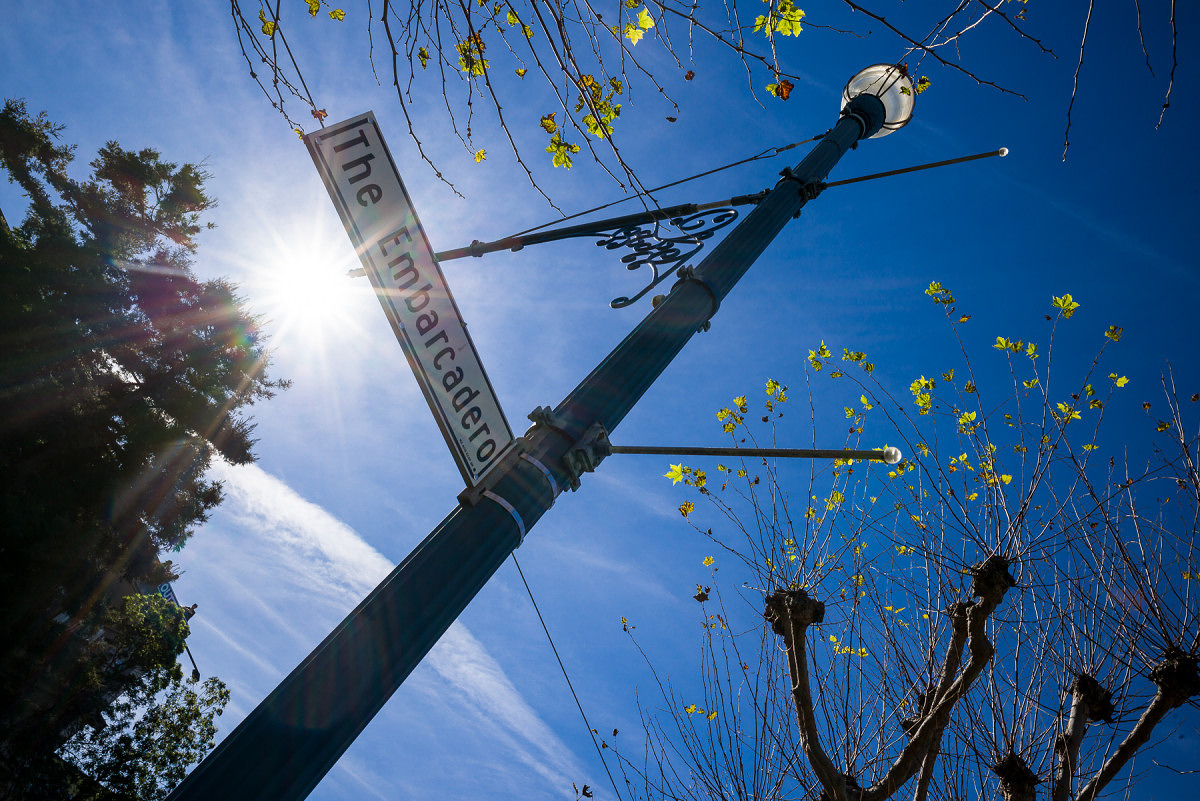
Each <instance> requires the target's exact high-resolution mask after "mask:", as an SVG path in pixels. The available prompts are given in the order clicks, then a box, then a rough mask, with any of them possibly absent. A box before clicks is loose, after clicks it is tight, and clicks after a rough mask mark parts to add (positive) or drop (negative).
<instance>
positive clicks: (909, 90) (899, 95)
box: [842, 64, 917, 139]
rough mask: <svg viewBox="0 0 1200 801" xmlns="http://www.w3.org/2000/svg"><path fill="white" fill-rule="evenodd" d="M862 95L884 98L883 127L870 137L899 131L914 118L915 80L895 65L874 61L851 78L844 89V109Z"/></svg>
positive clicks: (875, 137) (873, 137) (874, 137)
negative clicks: (874, 62)
mask: <svg viewBox="0 0 1200 801" xmlns="http://www.w3.org/2000/svg"><path fill="white" fill-rule="evenodd" d="M859 95H874V96H875V97H878V98H879V99H880V100H882V101H883V110H884V122H883V127H882V128H880V129H879V130H878V131H876V132H875V133H874V134H872V135H871V136H870V138H871V139H878V138H879V137H881V136H887V135H888V134H890V133H891V132H892V131H898V130H900V129H901V128H903V127H904V126H905V125H906V124H907V123H908V121H909V120H910V119H912V112H913V105H914V104H915V103H916V98H917V91H916V88H915V87H914V86H913V82H912V79H910V78H909V77H908V76H907V75H905V74H904V72H903V71H901V69H900V68H899V67H897V66H896V65H894V64H872V65H871V66H869V67H867V68H866V69H864V70H862V71H860V72H859V73H858V74H857V75H855V76H854V77H853V78H851V79H850V80H849V81H848V82H847V83H846V88H845V89H843V90H842V108H843V109H844V108H846V106H847V104H849V102H850V101H851V100H853V99H854V98H856V97H858V96H859Z"/></svg>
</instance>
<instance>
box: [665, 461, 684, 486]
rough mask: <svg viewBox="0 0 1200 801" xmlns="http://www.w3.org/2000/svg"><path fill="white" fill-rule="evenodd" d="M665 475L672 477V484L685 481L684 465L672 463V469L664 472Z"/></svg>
mask: <svg viewBox="0 0 1200 801" xmlns="http://www.w3.org/2000/svg"><path fill="white" fill-rule="evenodd" d="M663 477H664V478H669V479H671V486H674V485H676V484H678V483H679V482H680V481H683V465H682V464H673V465H671V469H670V470H668V471H667V472H665V473H663Z"/></svg>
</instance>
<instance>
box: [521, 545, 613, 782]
mask: <svg viewBox="0 0 1200 801" xmlns="http://www.w3.org/2000/svg"><path fill="white" fill-rule="evenodd" d="M512 561H513V564H514V565H515V566H516V568H517V575H519V576H520V577H521V583H522V584H524V585H525V592H526V593H528V594H529V600H530V602H531V603H532V604H533V611H534V612H536V613H537V618H538V622H539V623H541V624H542V631H544V632H546V639H547V640H549V641H550V650H551V651H553V652H554V658H555V659H557V660H558V667H559V670H561V671H562V674H563V678H564V679H566V680H567V687H568V688H569V689H570V690H571V697H572V698H574V699H575V707H576V708H577V709H578V710H579V716H580V717H581V718H583V725H584V726H586V727H587V730H588V736H589V737H591V738H592V746H593V747H594V748H595V749H596V756H598V757H600V764H601V765H603V766H604V772H605V773H606V774H608V781H609V784H611V785H612V788H613V792H614V793H616V794H617V798H621V791H620V790H618V789H617V782H616V779H614V778H613V775H612V771H610V770H609V769H608V762H607V761H606V760H605V759H604V754H603V752H601V750H600V744H599V743H598V742H596V729H594V728H593V727H592V724H591V723H589V722H588V718H587V713H586V712H584V711H583V704H581V703H580V702H579V696H578V695H577V694H576V693H575V685H573V684H572V683H571V677H570V676H568V675H567V668H566V666H565V665H564V664H563V661H562V657H561V656H559V655H558V648H557V647H555V645H554V638H553V637H551V636H550V629H549V628H547V626H546V620H545V619H544V618H543V617H542V610H541V609H539V608H538V604H537V601H536V600H535V599H534V597H533V590H531V589H530V588H529V582H528V581H526V580H525V572H524V571H523V570H521V563H520V562H518V561H517V555H516V553H515V552H514V553H513V554H512Z"/></svg>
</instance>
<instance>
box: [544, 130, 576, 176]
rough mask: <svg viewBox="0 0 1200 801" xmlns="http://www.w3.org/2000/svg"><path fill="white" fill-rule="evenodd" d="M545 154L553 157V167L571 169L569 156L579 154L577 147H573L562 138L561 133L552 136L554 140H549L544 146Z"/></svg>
mask: <svg viewBox="0 0 1200 801" xmlns="http://www.w3.org/2000/svg"><path fill="white" fill-rule="evenodd" d="M546 152H547V153H550V154H552V155H553V163H554V166H555V167H565V168H567V169H568V170H569V169H571V166H572V163H571V154H572V153H578V152H579V145H573V144H571V143H570V142H567V141H565V140H564V139H563V138H562V132H561V131H560V132H558V133H556V134H554V138H553V139H551V140H550V144H549V145H547V146H546Z"/></svg>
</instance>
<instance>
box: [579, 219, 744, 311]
mask: <svg viewBox="0 0 1200 801" xmlns="http://www.w3.org/2000/svg"><path fill="white" fill-rule="evenodd" d="M737 217H738V212H737V209H733V208H720V209H708V210H705V211H701V212H698V213H696V214H691V215H688V216H686V217H673V218H671V219H670V220H668V221H666V222H665V224H664V223H663V222H654V223H651V224H648V225H626V226H622V227H621V228H617V229H616V230H614V231H611V232H609V233H608V234H606V235H604V236H602V237H601V238H600V240H599V241H598V242H596V245H597V246H599V247H602V248H605V249H606V250H619V249H622V248H624V249H628V250H629V251H630V252H629V253H626V254H625V255H624V256H622V257H621V263H622V264H624V265H625V267H626V269H628V270H638V269H641V268H643V267H646V268H648V269H649V270H650V274H649V276H648V278H649V281H648V283H647V284H646V286H644V287H643V288H642V289H641V291H639V292H638V293H637V294H635V295H632V296H630V297H626V296H622V297H618V298H613V299H612V300H611V301H610V302H609V304H608V305H609V306H611V307H612V308H614V309H623V308H625V307H626V306H630V305H632V304H634V303H636V302H637V301H638V300H640V299H641V298H642V297H644V296H645V295H646V293H647V292H649V291H650V290H652V289H654V288H655V287H657V286H658V285H659V284H661V283H662V282H663V281H665V280H666V279H667V278H669V277H670V276H672V275H674V274H675V273H676V272H677V271H678V270H679V268H680V267H683V266H685V265H686V263H687V261H688V260H689V259H691V258H692V257H693V256H695V255H696V254H697V253H699V252H700V251H701V250H702V249H703V248H704V245H705V243H706V242H707V241H708V240H709V239H712V237H713V236H714V235H715V234H716V232H717V231H719V230H721V229H722V228H724V227H725V226H727V225H729V224H730V223H732V222H733V221H734V220H736V219H737ZM665 228H673V229H675V230H677V231H678V232H679V233H678V234H677V235H673V236H672V235H668V232H666V231H664V229H665ZM597 235H598V234H597Z"/></svg>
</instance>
